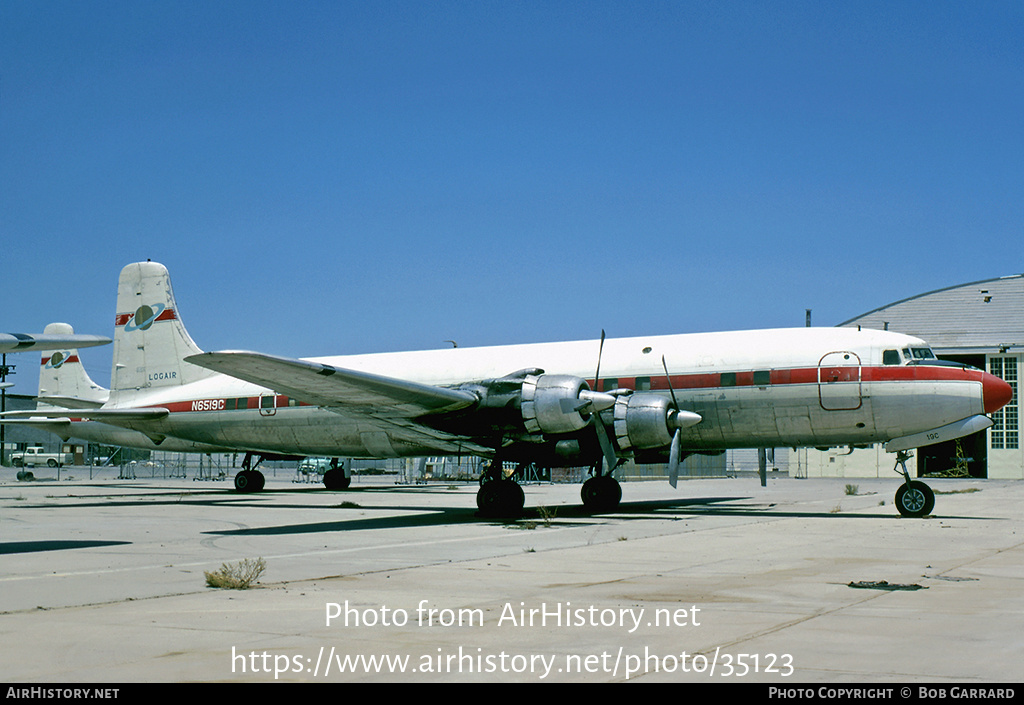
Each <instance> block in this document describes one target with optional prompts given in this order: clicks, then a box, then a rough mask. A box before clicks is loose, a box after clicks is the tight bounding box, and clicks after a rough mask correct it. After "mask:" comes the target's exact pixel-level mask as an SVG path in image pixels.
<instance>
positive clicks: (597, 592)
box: [0, 469, 1024, 686]
mask: <svg viewBox="0 0 1024 705" xmlns="http://www.w3.org/2000/svg"><path fill="white" fill-rule="evenodd" d="M67 474H68V473H66V472H65V473H64V475H65V477H66V476H67ZM72 474H74V473H72ZM8 475H10V477H8ZM899 481H900V480H899V478H898V477H897V476H895V475H894V476H893V478H892V479H884V480H875V479H846V480H843V479H838V480H833V479H811V480H796V479H790V478H788V477H779V478H771V479H770V480H769V482H768V486H767V487H761V486H760V483H759V482H758V480H757V479H756V478H755V477H746V478H738V479H713V480H691V481H685V482H681V483H680V487H679V490H673V489H672V488H671V487H669V486H668V484H667V483H665V482H633V483H623V502H622V505H621V507H620V508H619V510H618V511H616V512H614V513H611V514H605V515H598V516H590V515H588V514H586V513H585V512H584V511H583V510H582V507H581V506H580V500H579V486H578V485H550V484H539V485H526V486H525V488H524V489H525V493H526V502H527V516H526V517H524V518H523V519H521V520H519V521H516V522H498V521H487V520H483V519H480V518H478V517H477V516H475V509H476V505H475V492H476V487H475V486H474V485H469V484H453V485H447V484H430V485H420V486H396V485H393V484H383V481H379V480H378V482H381V484H369V482H368V481H363V483H357V484H355V485H354V487H353V489H352V490H349V491H346V492H329V491H326V490H324V489H322V487H320V486H315V485H295V484H292V483H290V482H285V481H282V480H274V479H268V482H267V489H266V490H265V491H264V492H263V493H260V494H257V495H241V494H237V493H235V492H233V491H232V490H231V483H230V480H228V481H221V482H194V481H191V480H156V479H154V480H143V479H139V480H132V481H113V482H111V481H104V482H89V481H87V480H74V479H71V480H62V481H61V482H56V481H49V482H47V481H37V482H28V483H26V482H16V481H14V478H13V472H12V471H10V470H9V469H3V470H0V682H8V683H10V682H16V683H48V682H49V683H96V684H104V683H140V682H142V683H145V682H193V681H204V682H246V683H262V682H266V683H271V682H294V681H300V682H389V683H390V682H457V683H461V682H621V681H630V682H695V683H737V682H743V683H751V682H757V683H770V684H778V685H780V686H794V685H797V684H802V683H826V684H827V683H876V684H881V683H890V684H892V683H924V682H927V683H935V682H953V683H961V684H966V685H972V684H973V685H976V684H979V683H1012V682H1016V681H1019V680H1020V673H1021V670H1020V669H1021V665H1020V664H1021V663H1022V661H1024V590H1022V587H1024V548H1022V544H1024V483H1021V482H1014V481H996V480H933V481H930V484H931V486H932V487H933V488H934V489H935V490H936V491H937V493H938V496H937V499H936V506H935V511H934V515H933V516H932V517H930V518H925V519H904V518H901V517H900V516H899V515H898V513H897V511H896V509H895V507H894V505H893V494H894V492H895V491H896V489H897V487H898V485H899ZM846 485H856V494H847V493H846ZM256 558H262V559H263V560H264V562H265V565H266V568H265V570H264V572H263V573H262V575H261V576H260V577H259V579H258V583H257V584H256V585H254V586H253V587H251V588H250V589H248V590H229V589H214V588H210V587H207V586H206V581H205V576H204V574H205V573H206V572H213V571H217V570H218V569H220V568H221V567H222V565H223V564H225V563H228V564H237V563H238V562H240V561H242V560H244V559H256Z"/></svg>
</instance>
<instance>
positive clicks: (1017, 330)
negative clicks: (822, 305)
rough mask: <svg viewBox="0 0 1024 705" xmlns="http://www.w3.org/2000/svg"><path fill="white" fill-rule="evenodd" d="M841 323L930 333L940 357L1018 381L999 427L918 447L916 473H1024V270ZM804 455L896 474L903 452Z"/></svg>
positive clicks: (835, 472)
mask: <svg viewBox="0 0 1024 705" xmlns="http://www.w3.org/2000/svg"><path fill="white" fill-rule="evenodd" d="M839 325H840V326H845V327H856V326H860V327H862V328H874V329H879V330H892V331H896V332H899V333H906V334H908V335H914V336H917V337H919V338H923V339H924V340H926V341H928V343H929V344H930V345H931V348H932V350H933V351H934V352H935V354H936V355H937V356H938V357H939V358H941V359H944V360H952V361H955V362H963V363H966V364H968V365H972V366H974V367H977V368H980V369H983V370H987V371H989V372H991V373H992V374H994V375H996V376H998V377H1001V378H1002V379H1004V380H1006V382H1008V383H1009V384H1010V386H1011V387H1012V388H1013V398H1012V399H1011V400H1010V403H1009V404H1007V405H1006V406H1005V407H1003V408H1002V409H1000V410H999V411H997V412H996V413H995V414H992V415H991V417H992V419H993V420H994V421H995V425H994V426H992V427H991V428H989V429H988V430H986V431H982V432H981V433H977V434H974V435H972V436H968V437H966V438H962V439H959V440H958V441H948V442H946V443H938V444H936V445H932V446H927V447H923V448H919V449H917V452H916V453H915V458H914V460H913V462H915V463H916V468H911V467H910V463H908V469H910V470H911V474H913V475H915V476H917V477H922V476H924V475H926V474H933V473H943V474H949V475H954V476H956V475H961V476H962V475H963V474H964V472H965V471H966V473H967V474H968V475H970V476H971V477H978V478H993V479H1017V480H1020V479H1024V449H1022V447H1021V442H1020V423H1019V418H1020V414H1019V412H1020V398H1019V397H1020V395H1019V393H1018V379H1019V378H1018V371H1019V370H1020V369H1021V366H1022V363H1024V274H1015V275H1012V276H1006V277H1000V278H998V279H986V280H984V281H977V282H971V283H969V284H961V285H959V286H951V287H948V288H945V289H938V290H936V291H930V292H928V293H925V294H920V295H918V296H913V297H911V298H908V299H903V300H902V301H897V302H895V303H891V304H888V305H886V306H882V307H880V308H876V309H875V310H873V311H869V312H867V313H865V314H863V315H861V316H858V317H856V318H853V319H851V320H849V321H846V322H844V323H840V324H839ZM796 455H797V458H796V463H795V464H796V465H799V466H800V471H802V473H804V474H805V475H810V476H826V477H835V476H839V477H844V476H845V477H888V476H890V473H892V468H893V465H894V464H895V455H894V454H892V453H886V452H885V451H884V450H883V448H882V446H881V445H877V446H875V447H873V448H869V449H862V450H855V451H853V452H852V453H851V452H850V451H849V450H848V449H831V450H829V451H814V450H810V451H797V453H796ZM801 455H803V457H800V456H801ZM790 470H791V472H792V471H793V470H794V462H793V461H792V460H791V465H790Z"/></svg>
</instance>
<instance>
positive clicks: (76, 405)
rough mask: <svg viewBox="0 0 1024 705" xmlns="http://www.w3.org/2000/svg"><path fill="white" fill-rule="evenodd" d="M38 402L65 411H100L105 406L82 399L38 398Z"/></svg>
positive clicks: (98, 402) (101, 403)
mask: <svg viewBox="0 0 1024 705" xmlns="http://www.w3.org/2000/svg"><path fill="white" fill-rule="evenodd" d="M36 401H37V402H39V403H41V404H49V405H50V406H60V407H63V408H65V409H98V408H100V407H101V406H103V402H102V401H93V400H92V399H82V398H80V397H61V396H38V397H36Z"/></svg>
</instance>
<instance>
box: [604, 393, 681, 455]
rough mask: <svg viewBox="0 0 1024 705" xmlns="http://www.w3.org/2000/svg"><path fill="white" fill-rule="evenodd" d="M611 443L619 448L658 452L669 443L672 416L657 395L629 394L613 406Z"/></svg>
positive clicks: (670, 410)
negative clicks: (613, 434)
mask: <svg viewBox="0 0 1024 705" xmlns="http://www.w3.org/2000/svg"><path fill="white" fill-rule="evenodd" d="M614 414H615V415H614V418H615V439H616V441H617V442H618V444H619V448H622V449H623V450H625V449H628V448H661V447H664V446H667V445H668V444H670V443H671V442H672V434H673V433H674V431H675V426H674V424H673V423H672V419H673V417H674V415H675V414H676V412H675V411H674V410H673V409H672V405H671V404H670V403H669V401H668V399H666V398H665V397H663V396H661V395H659V394H630V395H629V396H620V397H619V398H618V399H617V400H616V402H615V411H614Z"/></svg>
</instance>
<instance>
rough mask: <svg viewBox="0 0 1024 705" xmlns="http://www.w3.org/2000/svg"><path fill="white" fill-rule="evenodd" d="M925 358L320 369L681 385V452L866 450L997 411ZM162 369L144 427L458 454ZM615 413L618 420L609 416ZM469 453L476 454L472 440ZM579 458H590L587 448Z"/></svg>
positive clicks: (789, 345) (469, 352) (657, 352)
mask: <svg viewBox="0 0 1024 705" xmlns="http://www.w3.org/2000/svg"><path fill="white" fill-rule="evenodd" d="M920 350H927V344H926V343H925V342H924V341H923V340H920V339H918V338H914V337H911V336H905V335H901V334H898V333H890V332H883V331H869V330H863V331H861V330H853V329H842V328H828V329H811V328H807V329H800V328H797V329H778V330H762V331H739V332H726V333H698V334H686V335H672V336H656V337H638V338H625V339H611V340H608V341H606V343H605V345H604V348H603V355H602V359H601V380H600V383H599V384H596V385H595V383H594V379H593V377H594V372H595V369H596V366H597V356H598V342H597V341H579V342H566V343H540V344H531V345H516V346H500V347H488V348H454V349H444V350H428V351H416V352H403V353H385V354H375V355H352V356H343V357H329V358H311V360H313V361H316V362H320V363H324V364H328V365H332V366H335V367H339V368H346V369H350V370H357V371H361V372H370V373H374V374H380V375H388V376H392V377H401V378H403V379H409V380H413V381H416V382H420V383H423V384H429V385H435V386H441V387H457V386H459V385H462V384H464V383H466V382H470V381H476V380H487V379H494V378H498V377H502V376H504V375H508V374H509V373H512V372H514V371H516V370H519V369H522V368H524V367H527V366H530V367H537V368H541V369H544V370H558V371H559V373H561V374H568V375H575V376H578V377H581V378H583V379H587V380H589V382H590V386H591V387H592V388H596V389H598V390H601V391H608V390H611V389H624V388H625V389H631V390H635V391H638V392H640V391H650V392H655V393H658V394H661V395H664V396H666V397H668V396H669V395H670V393H671V392H670V389H669V388H670V386H671V390H672V391H674V392H675V396H676V399H677V401H678V404H679V406H680V407H681V408H684V409H686V410H688V411H692V412H695V413H697V414H699V415H700V416H701V417H702V420H701V422H700V423H697V424H695V425H693V426H690V427H689V428H686V429H684V430H683V431H682V447H683V448H684V449H686V450H688V451H691V452H694V451H714V450H724V449H728V448H739V447H786V446H793V447H797V446H838V445H850V444H867V443H873V442H879V441H887V440H890V439H893V438H898V437H900V436H905V435H910V434H913V433H918V432H922V431H926V430H928V429H932V428H936V427H939V426H943V425H945V424H948V423H951V422H953V421H956V420H958V419H963V418H965V417H969V416H973V415H977V414H984V413H986V402H985V394H984V392H985V389H984V387H985V378H986V377H987V375H985V374H984V373H983V372H981V371H980V370H974V369H971V368H965V367H962V366H940V365H931V364H907V363H909V362H913V361H914V354H913V353H911V352H910V351H920ZM887 351H888V352H887ZM662 357H664V360H665V363H664V364H665V367H667V369H668V371H669V374H668V375H666V373H665V367H663V363H662ZM918 362H928V360H918ZM161 372H162V371H161V370H152V371H147V373H146V378H147V379H150V380H152V383H153V384H154V386H150V387H143V388H140V389H137V390H128V391H121V392H120V393H119V395H118V397H117V403H116V406H118V407H132V408H134V407H163V408H166V409H168V410H169V411H170V414H169V415H168V416H167V417H166V418H165V419H164V420H162V421H160V422H146V423H144V424H139V425H138V426H137V428H138V429H139V430H142V431H147V432H150V433H153V432H159V433H161V434H166V435H167V436H173V437H176V438H181V439H187V440H190V441H194V442H199V443H203V444H210V445H213V446H226V447H235V448H239V449H246V450H259V451H264V452H270V453H289V454H299V455H335V456H350V457H375V458H379V457H403V456H419V455H438V454H443V453H445V452H460V451H459V450H458V449H459V448H460V446H459V444H458V442H457V441H456V440H452V441H451V442H450V443H448V444H445V445H443V447H442V446H441V445H439V444H430V445H424V444H423V443H420V442H410V441H406V440H403V439H402V438H401V433H400V429H397V430H398V431H399V432H396V433H388V434H385V433H382V432H381V430H380V427H379V426H377V425H372V426H370V425H367V424H366V423H364V422H361V421H360V420H349V419H347V418H346V417H345V416H344V415H342V414H338V413H336V412H335V411H332V410H330V409H326V408H321V407H316V406H309V405H304V404H299V403H297V402H295V401H294V400H292V399H289V398H288V397H286V396H284V395H281V394H276V393H274V391H273V390H270V389H266V388H263V387H259V386H256V385H253V384H249V383H246V382H242V381H239V380H236V379H233V378H231V377H227V376H224V375H214V376H212V377H208V378H206V379H202V380H199V381H197V382H193V383H191V384H187V385H181V386H173V385H172V386H165V387H162V386H159V384H160V382H161V381H162V380H161V377H160V375H161ZM604 414H605V415H606V417H607V418H609V421H610V420H611V419H610V415H611V412H610V411H606V412H604ZM512 415H513V416H514V414H512ZM462 416H465V415H459V414H453V415H449V416H442V417H439V418H437V419H430V418H423V419H421V420H422V421H424V423H425V424H426V425H429V426H431V427H433V428H436V429H437V430H438V432H439V433H440V434H447V435H449V436H450V437H451V439H455V438H456V437H457V436H460V435H465V430H466V428H467V426H466V424H465V422H464V420H461V417H462ZM477 418H478V419H484V420H486V417H484V416H479V415H478V417H477ZM494 418H495V419H496V420H497V421H498V422H497V423H494V424H487V423H484V422H483V421H481V423H480V428H479V430H478V432H477V433H475V434H474V436H475V437H474V438H473V439H472V440H473V442H475V443H483V444H484V445H487V444H492V445H493V443H494V441H495V435H500V436H504V437H506V438H507V439H508V442H507V443H506V444H507V445H509V446H510V447H509V451H510V457H514V456H515V455H517V452H516V451H517V450H522V451H523V452H526V451H529V452H531V453H533V454H534V455H536V454H537V453H538V452H539V453H541V454H542V455H545V456H548V457H546V458H545V459H546V460H547V461H549V462H552V463H556V462H559V461H570V460H572V459H573V455H574V452H573V446H572V445H571V443H570V445H569V446H566V445H565V443H564V441H565V440H566V439H564V438H563V439H560V440H561V441H563V445H562V447H561V448H560V449H555V448H554V445H553V444H554V443H556V442H557V441H555V440H553V439H546V440H544V439H539V438H535V437H534V438H531V436H530V434H528V433H519V435H518V437H517V438H512V436H513V435H514V431H515V424H514V423H512V422H511V421H510V422H509V424H508V425H507V427H504V426H503V424H502V423H501V415H500V412H496V414H495V416H494ZM383 422H384V423H385V424H386V423H387V420H386V419H385V420H383ZM609 425H611V424H609ZM456 429H459V431H460V433H456V432H455V430H456ZM446 437H447V436H446ZM451 439H449V440H451ZM570 440H571V439H570ZM499 441H500V439H499ZM499 445H500V442H499ZM462 452H466V453H469V452H470V445H469V444H467V445H466V449H465V451H462ZM581 452H583V454H584V455H586V454H587V453H588V452H589V453H592V452H593V449H592V448H591V449H590V450H589V451H588V450H587V446H586V444H584V446H583V448H582V451H581Z"/></svg>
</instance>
